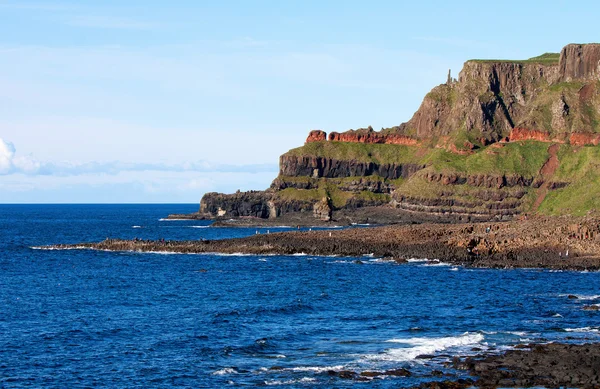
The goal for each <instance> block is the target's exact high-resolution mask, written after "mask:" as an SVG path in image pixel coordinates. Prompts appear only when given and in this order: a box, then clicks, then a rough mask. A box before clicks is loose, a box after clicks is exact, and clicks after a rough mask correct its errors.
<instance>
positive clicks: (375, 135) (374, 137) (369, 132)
mask: <svg viewBox="0 0 600 389" xmlns="http://www.w3.org/2000/svg"><path fill="white" fill-rule="evenodd" d="M329 140H330V141H332V142H351V143H371V144H372V143H377V144H389V145H407V146H414V145H417V144H418V140H417V139H414V138H411V137H409V136H405V135H401V134H394V133H390V134H387V133H383V132H377V131H375V130H373V127H371V126H369V127H368V128H359V129H358V130H350V131H346V132H342V133H339V132H332V133H331V134H329Z"/></svg>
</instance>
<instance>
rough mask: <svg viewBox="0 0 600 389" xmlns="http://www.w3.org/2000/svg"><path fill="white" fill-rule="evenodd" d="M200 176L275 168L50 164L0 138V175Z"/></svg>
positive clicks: (207, 164) (199, 164) (274, 167)
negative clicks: (194, 174) (142, 173)
mask: <svg viewBox="0 0 600 389" xmlns="http://www.w3.org/2000/svg"><path fill="white" fill-rule="evenodd" d="M142 171H144V172H145V171H154V172H175V173H183V172H199V173H200V172H202V173H211V172H214V173H265V172H275V171H277V165H275V164H249V165H230V164H214V163H211V162H207V161H188V162H182V163H152V162H151V163H148V162H122V161H109V162H98V161H92V162H84V163H72V162H51V161H40V160H38V159H36V158H35V157H34V156H32V155H25V156H20V155H17V151H16V147H15V145H14V144H13V143H12V142H9V141H6V140H4V139H2V138H0V175H3V176H6V175H12V174H25V175H29V176H78V175H86V174H109V175H116V174H119V173H122V172H142Z"/></svg>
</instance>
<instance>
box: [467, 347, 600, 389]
mask: <svg viewBox="0 0 600 389" xmlns="http://www.w3.org/2000/svg"><path fill="white" fill-rule="evenodd" d="M467 364H468V365H469V370H470V372H471V374H472V375H474V376H477V377H478V379H477V381H476V382H475V385H476V386H479V387H497V386H502V387H532V386H545V387H549V388H557V387H590V388H592V387H598V385H600V345H599V344H584V345H572V344H546V345H534V346H533V347H532V349H531V350H527V351H526V350H515V351H508V352H507V353H505V354H503V355H497V356H490V357H487V358H483V359H472V360H469V361H467Z"/></svg>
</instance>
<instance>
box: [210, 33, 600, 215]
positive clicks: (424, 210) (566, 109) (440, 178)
mask: <svg viewBox="0 0 600 389" xmlns="http://www.w3.org/2000/svg"><path fill="white" fill-rule="evenodd" d="M598 143H600V44H569V45H567V46H565V47H564V48H563V49H562V51H561V52H560V54H559V53H546V54H543V55H541V56H539V57H534V58H530V59H528V60H522V61H514V60H470V61H467V62H466V63H465V64H464V67H463V69H462V70H461V72H460V74H459V77H458V80H456V79H453V78H451V77H450V74H449V75H448V80H447V82H446V83H444V84H442V85H439V86H437V87H435V88H433V89H432V90H431V92H429V93H428V94H427V95H426V96H425V98H424V100H423V102H422V103H421V106H420V107H419V109H418V110H417V112H415V114H414V115H413V117H412V118H411V119H410V120H409V121H408V122H406V123H402V124H400V125H398V126H395V127H391V128H383V129H381V130H380V131H375V130H373V128H371V127H368V128H361V129H358V130H349V131H347V132H342V133H338V132H331V133H329V134H327V133H326V132H324V131H321V130H315V131H311V132H310V133H309V135H308V138H307V139H306V143H305V145H304V146H302V147H299V148H296V149H293V150H290V151H288V152H287V153H285V154H284V155H282V156H281V157H280V161H279V166H280V168H279V176H278V177H277V178H276V179H275V180H274V181H273V183H272V184H271V187H270V188H269V189H267V190H265V191H254V192H238V193H235V194H219V193H207V194H205V195H204V197H203V198H202V200H201V203H200V215H202V216H205V217H212V218H215V217H224V218H232V217H256V218H262V219H268V218H278V217H280V216H282V215H286V214H294V213H299V214H303V215H310V216H311V217H315V218H317V219H320V220H329V219H331V218H332V217H333V218H335V214H336V212H338V211H342V210H343V211H344V212H350V211H352V210H356V209H360V208H365V207H374V206H375V207H387V208H389V209H394V210H401V211H404V212H406V213H407V214H410V215H413V216H414V217H415V218H419V217H422V218H424V220H446V221H447V220H456V221H459V220H464V221H467V220H492V219H494V220H506V219H511V218H514V217H517V216H523V215H524V214H526V213H541V214H548V215H558V214H573V215H581V214H585V213H588V212H590V211H593V210H596V209H600V148H599V147H597V146H598ZM432 217H433V218H434V219H432Z"/></svg>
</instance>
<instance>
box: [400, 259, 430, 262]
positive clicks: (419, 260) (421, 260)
mask: <svg viewBox="0 0 600 389" xmlns="http://www.w3.org/2000/svg"><path fill="white" fill-rule="evenodd" d="M429 261H430V260H429V259H427V258H409V259H407V260H406V262H429Z"/></svg>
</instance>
